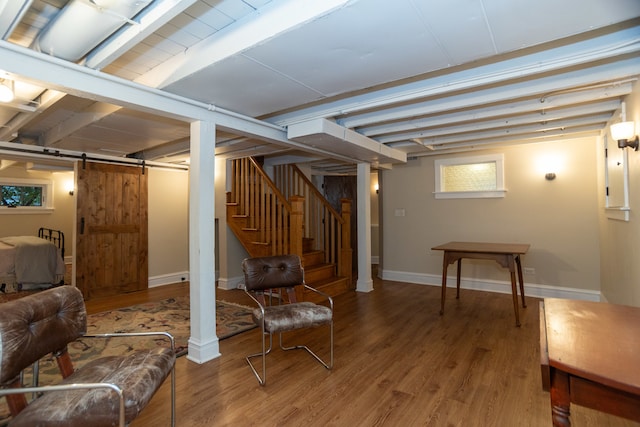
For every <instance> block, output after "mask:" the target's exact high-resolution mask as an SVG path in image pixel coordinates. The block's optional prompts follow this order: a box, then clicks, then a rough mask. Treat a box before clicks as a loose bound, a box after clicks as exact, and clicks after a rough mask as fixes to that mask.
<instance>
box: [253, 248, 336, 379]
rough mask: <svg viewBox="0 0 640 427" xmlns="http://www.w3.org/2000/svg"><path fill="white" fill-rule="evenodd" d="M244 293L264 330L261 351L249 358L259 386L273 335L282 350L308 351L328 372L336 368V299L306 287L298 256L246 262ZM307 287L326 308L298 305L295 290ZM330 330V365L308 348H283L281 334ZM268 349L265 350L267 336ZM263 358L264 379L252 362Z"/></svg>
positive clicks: (255, 259) (307, 286)
mask: <svg viewBox="0 0 640 427" xmlns="http://www.w3.org/2000/svg"><path fill="white" fill-rule="evenodd" d="M242 270H243V272H244V285H245V292H246V293H247V294H248V295H249V296H250V297H251V298H252V299H253V300H254V301H255V302H256V304H257V305H258V308H255V309H254V310H253V320H254V322H255V323H256V324H257V325H258V326H259V327H260V328H261V329H262V351H261V352H260V353H256V354H251V355H249V356H247V357H246V360H247V363H248V364H249V367H250V368H251V370H252V371H253V374H254V375H255V376H256V378H257V379H258V382H259V383H260V385H265V384H266V381H267V367H266V356H267V354H269V353H270V352H271V349H272V347H273V334H276V333H277V334H278V335H279V342H280V348H281V349H282V350H297V349H302V350H306V351H307V352H308V353H309V354H310V355H311V356H313V357H314V358H315V359H316V360H317V361H318V362H320V364H322V365H323V366H324V367H325V368H327V369H331V368H333V299H332V298H331V297H330V296H329V295H327V294H325V293H324V292H321V291H318V290H317V289H315V288H312V287H311V286H309V285H307V284H306V283H305V281H304V269H303V267H302V264H301V262H300V257H298V256H297V255H276V256H268V257H257V258H247V259H245V260H244V261H243V262H242ZM296 286H304V288H305V289H307V290H309V291H311V292H315V293H317V294H318V295H320V296H321V297H322V301H321V302H322V303H323V304H315V303H312V302H307V301H304V302H298V301H297V300H296V293H295V287H296ZM322 325H328V326H329V348H330V350H329V351H330V356H329V357H330V359H329V363H326V362H325V361H323V360H322V359H321V358H320V357H318V356H317V355H316V354H315V353H314V352H313V351H311V350H310V349H309V348H308V347H307V346H304V345H296V346H292V347H286V346H284V345H283V340H282V334H283V332H289V331H293V330H297V329H303V328H313V327H317V326H322ZM267 335H268V336H269V347H268V348H267V347H266V342H265V341H266V336H267ZM254 357H262V375H260V374H259V373H258V371H257V370H256V368H255V367H254V365H253V363H251V359H252V358H254Z"/></svg>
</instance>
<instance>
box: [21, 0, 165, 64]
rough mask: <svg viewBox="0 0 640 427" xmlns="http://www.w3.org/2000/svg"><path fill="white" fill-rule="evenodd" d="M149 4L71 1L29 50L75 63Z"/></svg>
mask: <svg viewBox="0 0 640 427" xmlns="http://www.w3.org/2000/svg"><path fill="white" fill-rule="evenodd" d="M152 1H153V0H72V1H70V2H69V3H67V4H66V5H65V6H64V8H62V10H61V11H60V13H59V14H58V15H57V16H56V17H54V18H53V19H52V20H51V22H50V23H49V25H47V26H46V27H45V28H44V29H43V31H42V33H41V34H40V35H39V36H38V37H37V38H36V40H35V41H34V43H33V46H32V48H33V49H35V50H37V51H39V52H43V53H47V54H49V55H51V56H55V57H57V58H62V59H66V60H67V61H72V62H77V61H79V60H80V59H82V58H84V57H85V55H87V53H89V52H90V51H91V50H92V49H94V48H95V47H96V46H98V45H99V44H100V43H102V42H103V41H104V40H106V39H107V38H108V37H109V36H110V35H111V34H113V33H114V32H116V31H117V30H118V29H119V28H120V27H122V26H123V25H124V24H125V23H127V22H130V19H131V18H133V17H134V16H135V15H137V14H138V13H139V12H140V11H141V10H142V9H144V8H145V7H147V6H148V5H149V4H150V3H151V2H152Z"/></svg>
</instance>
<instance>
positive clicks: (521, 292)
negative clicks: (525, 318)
mask: <svg viewBox="0 0 640 427" xmlns="http://www.w3.org/2000/svg"><path fill="white" fill-rule="evenodd" d="M516 266H517V267H518V279H519V280H520V295H521V296H522V307H524V308H527V302H526V301H525V299H524V280H522V264H521V263H520V255H516Z"/></svg>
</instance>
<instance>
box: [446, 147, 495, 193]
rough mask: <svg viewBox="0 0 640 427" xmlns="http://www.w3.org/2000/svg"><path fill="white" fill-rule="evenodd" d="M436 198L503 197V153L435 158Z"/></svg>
mask: <svg viewBox="0 0 640 427" xmlns="http://www.w3.org/2000/svg"><path fill="white" fill-rule="evenodd" d="M435 182H436V188H435V192H434V194H435V197H436V199H471V198H474V199H478V198H496V197H504V195H505V193H506V190H505V188H504V155H502V154H492V155H485V156H473V157H457V158H452V159H441V160H436V161H435Z"/></svg>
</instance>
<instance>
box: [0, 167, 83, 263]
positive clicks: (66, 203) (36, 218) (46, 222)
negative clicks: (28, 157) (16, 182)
mask: <svg viewBox="0 0 640 427" xmlns="http://www.w3.org/2000/svg"><path fill="white" fill-rule="evenodd" d="M0 177H3V178H32V179H33V178H35V179H47V180H51V181H52V182H53V212H50V213H49V212H48V213H39V214H1V215H0V236H19V235H27V236H37V235H38V229H39V228H40V227H46V228H52V229H55V230H61V231H62V232H63V233H64V236H65V240H66V244H65V256H67V257H69V256H71V255H72V232H73V216H74V209H75V207H74V199H73V196H71V195H69V191H68V190H66V189H65V183H66V181H71V182H72V181H73V172H45V171H27V170H26V169H25V167H24V165H22V166H11V167H8V168H6V169H3V170H1V171H0Z"/></svg>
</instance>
